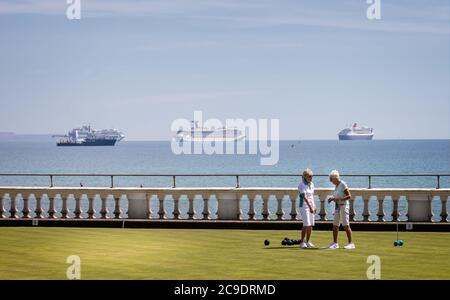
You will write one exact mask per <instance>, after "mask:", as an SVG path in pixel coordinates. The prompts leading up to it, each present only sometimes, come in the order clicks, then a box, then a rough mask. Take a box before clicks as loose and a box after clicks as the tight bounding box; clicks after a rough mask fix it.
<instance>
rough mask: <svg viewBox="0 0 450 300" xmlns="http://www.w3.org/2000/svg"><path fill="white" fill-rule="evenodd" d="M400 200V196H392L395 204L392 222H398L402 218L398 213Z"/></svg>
mask: <svg viewBox="0 0 450 300" xmlns="http://www.w3.org/2000/svg"><path fill="white" fill-rule="evenodd" d="M399 200H400V197H399V196H392V204H393V208H392V214H391V216H392V222H397V221H398V217H399V216H400V213H399V212H398V201H399Z"/></svg>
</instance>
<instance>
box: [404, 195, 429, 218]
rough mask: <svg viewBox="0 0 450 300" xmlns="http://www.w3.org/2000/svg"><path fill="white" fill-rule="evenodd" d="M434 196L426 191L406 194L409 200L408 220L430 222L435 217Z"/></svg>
mask: <svg viewBox="0 0 450 300" xmlns="http://www.w3.org/2000/svg"><path fill="white" fill-rule="evenodd" d="M432 199H433V197H431V196H429V195H427V194H424V193H414V194H408V195H406V200H407V201H408V214H407V216H408V221H410V222H430V221H431V220H432V217H433V212H432V209H431V200H432Z"/></svg>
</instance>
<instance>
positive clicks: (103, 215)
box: [100, 195, 108, 219]
mask: <svg viewBox="0 0 450 300" xmlns="http://www.w3.org/2000/svg"><path fill="white" fill-rule="evenodd" d="M107 199H108V196H106V195H105V196H103V197H102V196H101V195H100V200H101V201H102V208H101V209H100V219H108V208H107V206H106V200H107Z"/></svg>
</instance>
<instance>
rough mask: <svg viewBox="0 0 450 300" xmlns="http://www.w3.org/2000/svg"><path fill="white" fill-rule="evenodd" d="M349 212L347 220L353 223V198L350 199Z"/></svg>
mask: <svg viewBox="0 0 450 300" xmlns="http://www.w3.org/2000/svg"><path fill="white" fill-rule="evenodd" d="M349 202H350V211H349V219H350V221H351V222H353V221H355V198H353V199H350V200H349Z"/></svg>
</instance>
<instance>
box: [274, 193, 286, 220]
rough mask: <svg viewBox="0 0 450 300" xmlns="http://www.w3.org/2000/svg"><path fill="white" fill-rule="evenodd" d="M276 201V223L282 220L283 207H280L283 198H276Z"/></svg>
mask: <svg viewBox="0 0 450 300" xmlns="http://www.w3.org/2000/svg"><path fill="white" fill-rule="evenodd" d="M276 199H277V213H276V215H277V220H278V221H281V220H283V215H284V211H283V207H282V205H283V203H282V202H283V196H281V197H276Z"/></svg>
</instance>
